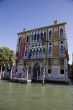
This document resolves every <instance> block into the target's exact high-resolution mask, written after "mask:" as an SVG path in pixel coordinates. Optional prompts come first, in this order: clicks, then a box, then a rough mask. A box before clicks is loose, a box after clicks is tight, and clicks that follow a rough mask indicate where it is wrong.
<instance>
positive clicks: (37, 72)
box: [33, 63, 40, 80]
mask: <svg viewBox="0 0 73 110" xmlns="http://www.w3.org/2000/svg"><path fill="white" fill-rule="evenodd" d="M39 76H40V65H39V64H38V63H36V64H35V65H34V66H33V79H35V80H38V79H39Z"/></svg>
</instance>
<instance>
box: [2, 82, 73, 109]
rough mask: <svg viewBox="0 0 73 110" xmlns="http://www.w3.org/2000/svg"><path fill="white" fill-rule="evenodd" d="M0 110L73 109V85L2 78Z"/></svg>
mask: <svg viewBox="0 0 73 110" xmlns="http://www.w3.org/2000/svg"><path fill="white" fill-rule="evenodd" d="M0 110H73V86H69V85H56V84H54V85H53V84H45V86H42V84H27V85H26V84H19V83H11V82H6V81H1V80H0Z"/></svg>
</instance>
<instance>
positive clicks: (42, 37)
mask: <svg viewBox="0 0 73 110" xmlns="http://www.w3.org/2000/svg"><path fill="white" fill-rule="evenodd" d="M42 39H43V33H42V32H41V40H42Z"/></svg>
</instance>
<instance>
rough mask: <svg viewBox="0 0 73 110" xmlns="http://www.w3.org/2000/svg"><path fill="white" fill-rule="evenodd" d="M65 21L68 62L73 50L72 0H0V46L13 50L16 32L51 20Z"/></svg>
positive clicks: (14, 48)
mask: <svg viewBox="0 0 73 110" xmlns="http://www.w3.org/2000/svg"><path fill="white" fill-rule="evenodd" d="M54 20H57V21H58V22H67V39H68V50H69V56H70V61H69V62H70V63H71V61H72V52H73V0H0V46H7V47H9V48H11V49H13V50H14V51H15V50H16V44H17V33H18V32H20V31H22V30H23V28H26V29H32V28H37V27H42V26H47V25H52V24H53V21H54Z"/></svg>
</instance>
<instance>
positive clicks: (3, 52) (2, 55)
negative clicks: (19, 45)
mask: <svg viewBox="0 0 73 110" xmlns="http://www.w3.org/2000/svg"><path fill="white" fill-rule="evenodd" d="M14 57H15V54H14V51H13V50H11V49H9V48H8V47H0V67H1V66H2V67H4V66H6V67H8V66H10V67H12V65H13V59H14Z"/></svg>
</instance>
